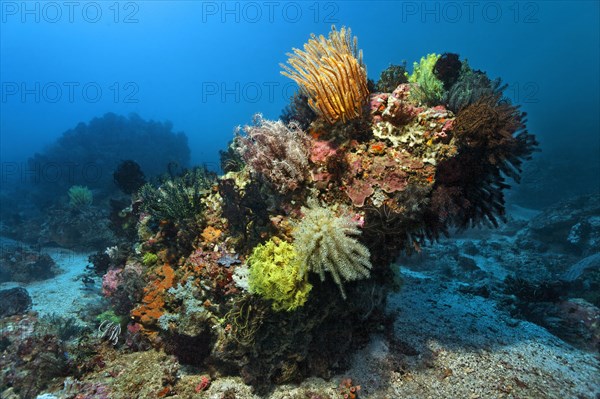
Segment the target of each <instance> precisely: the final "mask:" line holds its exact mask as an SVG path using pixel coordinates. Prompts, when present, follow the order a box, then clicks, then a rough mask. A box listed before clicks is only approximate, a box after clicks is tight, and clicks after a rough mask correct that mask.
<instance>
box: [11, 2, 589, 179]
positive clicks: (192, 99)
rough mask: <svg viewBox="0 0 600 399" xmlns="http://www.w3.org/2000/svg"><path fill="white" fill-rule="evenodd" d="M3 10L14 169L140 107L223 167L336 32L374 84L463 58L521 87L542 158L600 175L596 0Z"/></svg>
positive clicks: (515, 94)
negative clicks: (76, 132) (76, 133)
mask: <svg viewBox="0 0 600 399" xmlns="http://www.w3.org/2000/svg"><path fill="white" fill-rule="evenodd" d="M0 4H1V7H0V10H1V24H0V29H1V35H0V45H1V50H0V73H1V85H2V86H1V96H0V100H1V102H0V106H1V110H0V144H1V150H0V156H1V161H2V162H5V163H6V162H20V161H23V160H25V159H27V158H28V157H30V156H31V155H32V154H33V153H35V152H38V151H41V150H42V149H43V148H44V146H45V145H47V144H49V143H51V142H53V141H54V140H55V139H56V138H57V137H59V136H60V135H61V134H62V133H63V132H64V131H66V130H67V129H69V128H73V127H74V126H76V125H77V124H78V123H79V122H88V121H89V120H91V119H92V118H93V117H100V116H102V115H103V114H104V113H106V112H114V113H116V114H123V115H127V114H129V113H130V112H136V113H138V114H139V116H140V117H141V118H143V119H146V120H150V119H152V120H157V121H166V120H169V121H171V122H172V123H173V130H174V131H177V132H179V131H183V132H185V133H186V134H187V136H188V138H189V145H190V148H191V151H192V163H195V164H197V163H206V164H208V165H209V166H210V165H212V166H214V167H215V168H217V167H218V166H217V165H218V150H219V149H223V148H224V147H225V146H226V144H227V142H228V140H230V138H231V135H232V132H233V129H234V128H235V126H237V125H240V124H245V123H248V122H250V120H251V117H252V115H253V114H255V113H257V112H261V113H263V114H264V115H265V117H268V118H272V119H274V118H277V117H278V116H279V114H280V111H281V109H282V108H283V107H284V106H285V105H286V103H287V101H288V98H289V96H291V95H292V94H293V92H294V90H295V85H294V84H293V82H291V81H290V80H289V79H287V78H286V77H284V76H282V75H280V73H279V72H280V70H281V68H280V66H279V63H283V62H285V61H286V60H287V57H286V53H287V52H289V51H290V50H291V49H292V47H300V46H302V44H303V43H305V42H306V40H307V39H308V38H309V35H310V33H313V32H314V33H316V34H327V33H328V31H329V30H330V26H331V25H332V24H335V25H337V26H338V28H339V27H341V26H342V25H345V26H348V27H350V28H351V29H352V32H353V34H354V35H356V36H357V37H358V38H359V43H358V44H359V47H360V48H361V49H363V51H364V61H365V64H366V65H367V70H368V75H369V77H370V78H372V79H375V80H376V79H377V78H378V77H379V73H380V72H381V71H382V70H383V69H385V68H386V67H387V66H388V65H389V64H391V63H394V64H399V63H401V62H402V61H403V60H406V61H407V62H408V65H409V66H410V65H411V64H412V62H414V61H418V60H419V58H420V57H421V56H424V55H426V54H428V53H431V52H437V53H442V52H445V51H448V52H456V53H459V54H460V55H461V57H462V58H466V59H468V60H469V63H470V64H471V65H473V66H474V67H475V68H480V69H482V70H485V71H487V72H488V74H489V75H490V76H491V77H502V78H503V80H504V82H506V83H508V84H510V86H509V89H508V90H507V92H506V94H507V95H508V96H509V97H511V98H512V99H513V101H515V102H517V103H520V104H522V108H523V110H525V111H527V112H528V114H529V123H528V126H529V130H530V131H531V132H533V133H535V134H536V135H537V137H538V139H539V141H540V142H541V147H542V149H543V151H544V153H545V154H548V156H550V155H551V154H553V156H559V157H575V158H580V157H581V156H582V154H584V155H585V156H586V157H588V158H589V159H590V167H592V168H598V161H597V159H599V158H600V139H599V136H600V135H599V134H598V132H600V123H599V119H598V109H599V107H600V97H599V93H600V87H599V78H598V71H599V70H600V63H599V53H598V48H599V47H600V43H599V42H600V33H599V5H598V4H599V3H598V2H596V1H562V2H556V1H537V2H536V1H532V2H472V3H471V2H412V1H402V2H400V1H387V2H386V1H368V2H367V1H348V2H318V3H317V2H278V1H275V2H220V1H219V2H210V1H208V2H192V1H169V2H164V1H132V2H118V3H117V2H85V1H84V2H75V3H73V4H71V3H69V2H36V1H32V2H20V1H19V2H16V1H2V2H1V3H0ZM410 69H411V68H409V70H410ZM157 151H159V149H157ZM594 156H595V158H596V159H594Z"/></svg>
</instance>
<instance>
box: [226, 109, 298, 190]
mask: <svg viewBox="0 0 600 399" xmlns="http://www.w3.org/2000/svg"><path fill="white" fill-rule="evenodd" d="M242 130H243V131H244V132H245V133H246V135H245V136H238V138H237V141H236V149H237V151H238V152H239V154H240V155H241V156H242V159H243V160H244V161H245V162H246V164H247V165H248V168H249V169H250V171H251V172H253V173H255V174H257V175H260V176H262V177H263V178H264V179H265V180H266V181H268V182H269V183H271V185H272V186H273V187H274V188H275V189H276V190H277V191H279V192H280V193H282V194H285V193H287V192H289V191H294V190H295V189H297V188H298V187H299V186H300V185H301V183H302V182H303V181H304V180H305V179H306V177H307V171H308V158H309V155H310V140H309V138H308V136H307V135H306V134H305V133H304V132H303V131H302V129H300V127H299V125H298V123H296V122H295V121H291V122H290V123H289V124H288V125H287V126H286V125H285V124H284V123H283V122H281V121H277V122H274V121H269V120H266V119H264V118H263V117H262V115H260V114H257V115H256V116H255V120H254V125H252V126H244V128H243V129H242Z"/></svg>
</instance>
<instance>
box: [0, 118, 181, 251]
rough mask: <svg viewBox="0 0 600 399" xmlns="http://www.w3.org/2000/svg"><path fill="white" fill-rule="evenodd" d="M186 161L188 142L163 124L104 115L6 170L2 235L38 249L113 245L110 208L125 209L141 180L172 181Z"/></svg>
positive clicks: (0, 215) (0, 213) (0, 198)
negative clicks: (169, 177) (19, 167)
mask: <svg viewBox="0 0 600 399" xmlns="http://www.w3.org/2000/svg"><path fill="white" fill-rule="evenodd" d="M189 162H190V149H189V147H188V143H187V137H186V136H185V134H184V133H182V132H178V133H176V132H173V131H172V125H171V124H170V123H169V122H165V123H161V122H155V121H146V120H144V119H142V118H140V117H139V116H138V115H136V114H131V115H129V116H127V117H125V116H120V115H116V114H113V113H107V114H105V115H104V116H102V117H99V118H94V119H92V120H91V121H90V122H88V123H79V124H78V125H77V126H76V127H75V128H73V129H70V130H67V131H66V132H64V133H63V134H62V136H61V137H59V138H58V139H57V140H56V141H55V142H54V143H52V144H50V145H48V146H47V147H46V148H45V149H44V150H43V151H42V152H40V153H37V154H35V155H34V156H32V157H31V158H30V159H29V160H28V162H27V165H23V166H22V168H23V170H14V171H12V172H11V171H7V173H6V176H5V177H6V182H5V183H6V184H5V187H4V189H3V191H2V194H1V195H0V221H1V222H0V232H1V233H2V235H4V236H7V237H11V238H14V239H18V240H22V241H25V242H28V243H31V244H36V245H58V246H61V247H64V248H70V249H75V250H93V249H98V248H103V247H106V246H108V245H109V244H111V243H112V242H114V241H115V236H114V234H113V233H112V231H111V229H110V215H111V204H115V203H119V201H123V200H125V202H124V203H125V204H128V203H129V197H128V196H129V194H131V193H132V192H133V191H135V190H137V189H139V186H140V185H141V184H143V182H145V180H146V179H156V178H158V177H159V176H162V175H165V174H167V175H175V174H177V173H180V172H181V171H182V170H184V169H185V168H187V167H188V166H189ZM13 172H14V173H13ZM140 181H141V182H142V183H140ZM121 205H122V204H121ZM121 205H119V209H118V211H120V210H121V208H122V206H121ZM118 211H117V212H118Z"/></svg>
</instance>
